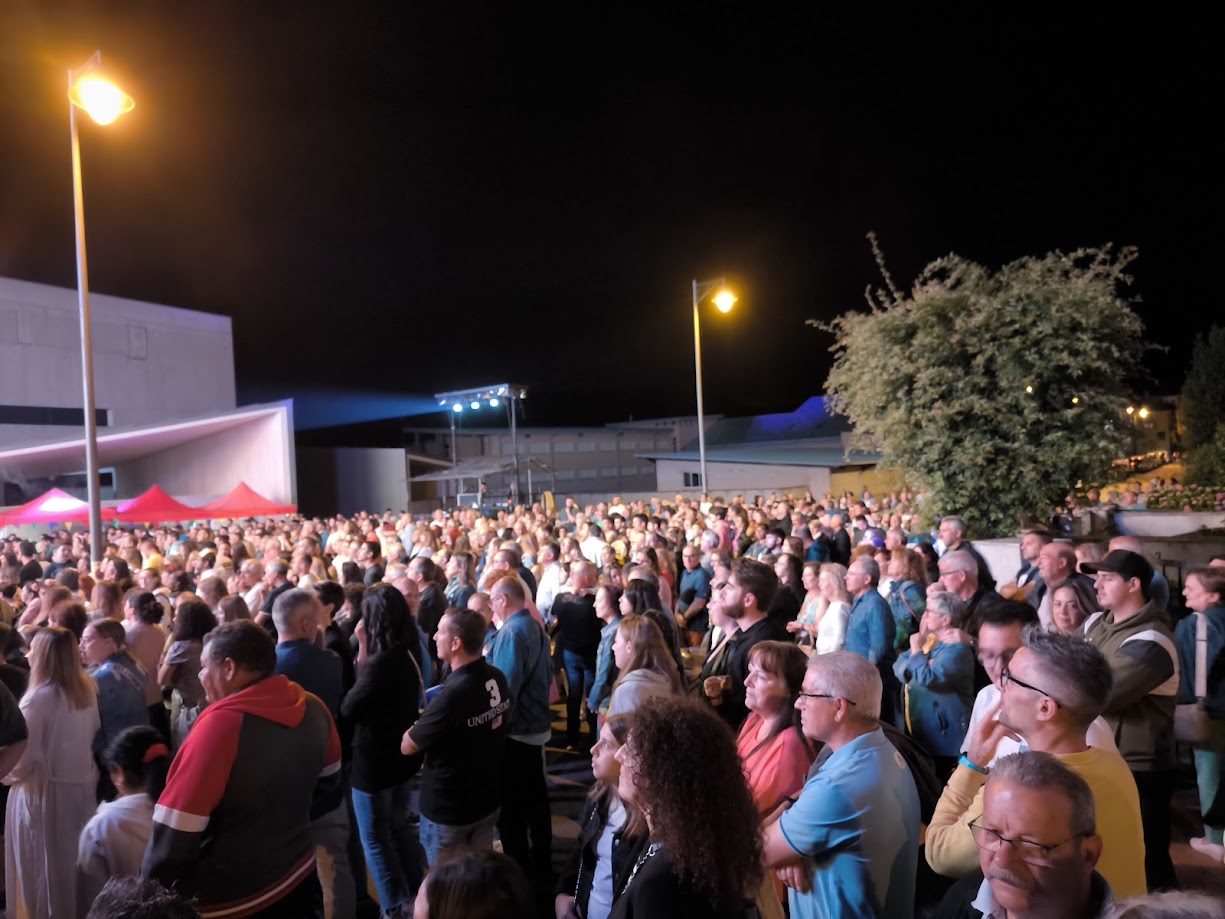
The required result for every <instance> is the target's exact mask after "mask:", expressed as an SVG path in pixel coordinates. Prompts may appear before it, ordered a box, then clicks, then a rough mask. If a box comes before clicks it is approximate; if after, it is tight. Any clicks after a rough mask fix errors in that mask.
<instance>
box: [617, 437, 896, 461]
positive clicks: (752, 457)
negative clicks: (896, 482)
mask: <svg viewBox="0 0 1225 919" xmlns="http://www.w3.org/2000/svg"><path fill="white" fill-rule="evenodd" d="M635 455H636V456H638V457H640V458H641V459H649V460H695V461H696V460H698V459H700V455H699V453H698V450H697V448H694V449H684V450H679V451H677V452H676V453H638V454H635ZM706 462H708V463H745V464H748V465H759V466H825V467H830V468H838V467H840V466H871V465H874V464H876V463H879V462H880V455H879V454H877V453H869V452H865V451H859V450H853V451H849V452H848V451H845V450H843V449H842V447H841V446H840V445H838V446H831V445H830V443H829V442H828V441H821V442H817V443H810V444H803V443H796V442H794V441H787V442H783V443H776V444H733V445H730V446H718V447H712V446H710V445H709V444H707V446H706Z"/></svg>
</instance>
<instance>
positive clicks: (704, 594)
mask: <svg viewBox="0 0 1225 919" xmlns="http://www.w3.org/2000/svg"><path fill="white" fill-rule="evenodd" d="M676 599H677V604H676V605H677V609H678V610H679V611H680V612H681V613H684V612H685V611H686V610H687V609H689V607H690V605H692V603H693V602H694V601H695V600H699V599H701V600H709V599H710V574H709V573H707V571H706V569H705V568H703V567H702V566H701V565H698V566H697V567H696V568H694V569H693V570H692V571H683V572H681V581H680V584H678V585H677V588H676ZM688 628H689V631H691V632H705V631H706V630H707V629H708V628H710V613H708V612H707V611H706V610H702V611H701V612H700V613H698V614H697V615H696V616H694V617H693V618H692V619H690V620H689V625H688Z"/></svg>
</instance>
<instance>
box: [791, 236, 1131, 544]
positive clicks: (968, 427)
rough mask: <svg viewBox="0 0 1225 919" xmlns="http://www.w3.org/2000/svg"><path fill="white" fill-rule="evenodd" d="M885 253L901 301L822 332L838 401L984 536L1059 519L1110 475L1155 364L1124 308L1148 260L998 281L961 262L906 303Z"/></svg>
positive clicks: (1047, 268) (1049, 259) (1084, 258)
mask: <svg viewBox="0 0 1225 919" xmlns="http://www.w3.org/2000/svg"><path fill="white" fill-rule="evenodd" d="M869 238H872V237H869ZM872 241H873V249H874V250H875V251H876V255H877V262H878V264H880V265H881V270H882V273H883V274H884V278H885V282H886V285H887V287H888V290H887V291H881V290H875V291H874V290H871V289H869V290H868V294H867V296H868V305H869V308H870V309H869V312H867V313H863V312H848V313H845V314H843V315H842V316H840V317H838V318H837V319H835V320H834V321H833V322H832V323H828V324H825V325H824V326H823V327H824V328H826V329H827V330H828V331H830V332H831V333H833V335H834V336H835V342H834V344H833V346H832V347H831V349H830V350H832V351H833V352H834V355H835V359H834V364H833V367H832V369H831V370H830V374H829V377H828V379H827V380H826V384H825V385H826V390H827V392H828V393H829V394H830V395H832V396H833V397H834V403H835V405H836V407H837V409H838V410H839V411H840V412H841V413H843V414H844V415H846V416H847V417H848V418H849V419H850V421H851V422H852V424H853V425H854V428H855V431H856V435H857V438H861V439H862V440H861V442H867V443H870V444H872V445H874V446H875V447H876V449H878V450H879V451H880V452H881V453H882V454H883V464H884V465H887V466H892V467H896V468H899V469H902V470H904V471H905V472H908V473H914V474H916V475H917V476H919V477H920V478H922V480H923V481H924V482H925V483H926V485H927V487H928V489H929V490H930V492H931V494H932V498H933V499H934V504H935V509H936V511H937V512H938V513H942V514H945V513H957V514H960V515H961V516H962V517H964V518H965V520H966V522H967V523H968V524H969V526H970V527H971V532H972V533H973V534H974V535H975V536H990V535H999V534H1002V533H1006V532H1011V531H1013V530H1015V528H1016V526H1017V524H1018V522H1019V521H1020V520H1022V519H1037V520H1045V519H1047V518H1048V517H1049V515H1050V512H1051V509H1052V508H1053V507H1055V506H1056V505H1057V504H1059V503H1061V502H1062V500H1063V498H1064V497H1065V496H1066V494H1067V491H1068V488H1069V487H1070V486H1073V485H1075V484H1076V483H1077V482H1078V481H1080V480H1083V481H1086V482H1087V481H1095V480H1098V479H1099V477H1100V476H1102V475H1104V473H1105V472H1106V470H1107V469H1108V467H1109V464H1110V462H1111V460H1112V459H1113V458H1114V457H1116V456H1118V455H1119V452H1120V446H1121V444H1122V439H1123V434H1122V431H1121V430H1120V429H1121V427H1122V426H1121V424H1120V423H1119V419H1120V418H1121V417H1123V415H1122V411H1123V408H1124V407H1125V406H1126V404H1127V401H1128V398H1127V397H1128V391H1127V387H1126V384H1125V380H1126V379H1127V378H1128V376H1129V375H1130V374H1131V373H1132V372H1133V370H1134V369H1135V367H1136V366H1137V364H1138V362H1139V359H1140V356H1141V354H1142V351H1143V346H1142V344H1141V340H1140V336H1141V332H1142V328H1143V326H1142V323H1141V321H1140V319H1139V317H1138V316H1137V315H1136V314H1135V312H1134V311H1133V310H1132V309H1131V307H1130V305H1129V301H1128V300H1125V299H1123V298H1122V297H1121V296H1120V290H1121V288H1123V287H1125V286H1126V285H1128V284H1129V283H1130V280H1131V279H1130V278H1129V277H1128V276H1127V275H1126V274H1125V273H1124V269H1125V268H1126V267H1127V265H1128V264H1129V263H1130V262H1131V261H1132V260H1133V259H1134V258H1135V255H1136V253H1135V250H1134V249H1131V248H1124V249H1121V250H1117V251H1116V250H1115V249H1114V248H1113V247H1110V246H1107V247H1105V248H1101V249H1080V250H1077V251H1076V252H1073V253H1071V254H1069V255H1065V254H1063V253H1061V252H1052V253H1050V254H1048V255H1045V256H1043V257H1041V258H1026V259H1021V260H1019V261H1016V262H1013V263H1011V264H1009V265H1005V266H1004V267H1003V268H1001V269H1000V270H999V271H996V272H992V271H991V270H989V269H988V268H985V267H983V266H981V265H977V264H975V263H974V262H970V261H967V260H966V259H963V258H961V257H959V256H957V255H950V256H948V257H946V258H942V259H940V260H938V261H936V262H932V263H931V264H930V265H928V266H927V267H926V268H925V269H924V270H923V272H922V273H921V274H920V275H919V277H918V279H917V280H916V281H915V284H914V288H913V290H912V292H911V293H910V295H909V296H903V295H902V294H901V293H900V292H899V291H898V290H897V289H896V288H895V287H894V285H893V282H892V279H891V278H890V277H889V274H888V272H887V271H886V270H885V268H884V263H883V259H882V257H881V254H880V252H879V250H878V249H876V244H875V239H872ZM814 324H817V325H821V324H819V323H814Z"/></svg>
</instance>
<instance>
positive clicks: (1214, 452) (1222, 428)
mask: <svg viewBox="0 0 1225 919" xmlns="http://www.w3.org/2000/svg"><path fill="white" fill-rule="evenodd" d="M1186 480H1187V481H1188V482H1189V483H1191V484H1193V485H1206V486H1208V487H1210V488H1220V487H1222V486H1225V422H1222V423H1221V424H1218V425H1217V426H1216V432H1215V434H1213V436H1212V437H1211V438H1210V439H1209V440H1206V441H1204V442H1203V443H1201V444H1200V445H1199V446H1197V447H1193V448H1192V449H1191V450H1190V452H1188V453H1187V467H1186Z"/></svg>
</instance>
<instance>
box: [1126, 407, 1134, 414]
mask: <svg viewBox="0 0 1225 919" xmlns="http://www.w3.org/2000/svg"><path fill="white" fill-rule="evenodd" d="M1135 411H1136V407H1135V406H1134V405H1129V406H1127V414H1129V415H1132V414H1134V413H1135Z"/></svg>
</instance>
